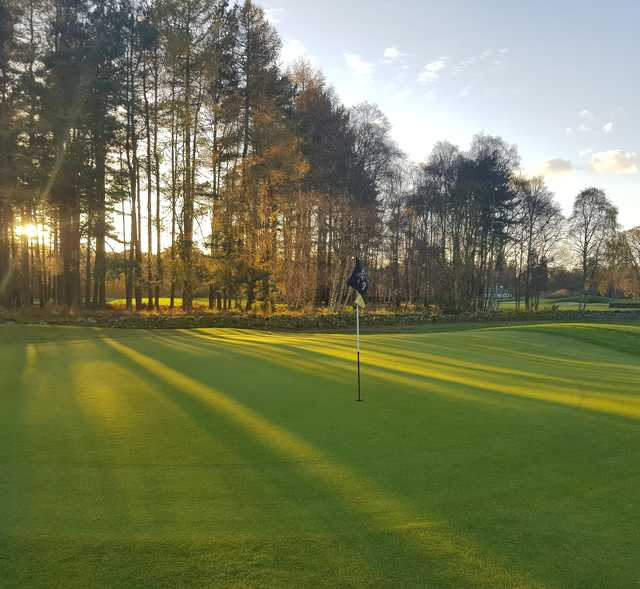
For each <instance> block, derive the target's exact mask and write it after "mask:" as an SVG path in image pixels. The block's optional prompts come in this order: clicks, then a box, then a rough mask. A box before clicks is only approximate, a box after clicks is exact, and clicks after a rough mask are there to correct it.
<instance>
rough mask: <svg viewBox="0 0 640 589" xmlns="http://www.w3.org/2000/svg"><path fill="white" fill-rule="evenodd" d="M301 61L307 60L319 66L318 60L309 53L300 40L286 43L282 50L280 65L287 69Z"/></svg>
mask: <svg viewBox="0 0 640 589" xmlns="http://www.w3.org/2000/svg"><path fill="white" fill-rule="evenodd" d="M300 59H305V60H307V61H308V62H309V63H311V64H312V65H314V66H317V65H318V60H317V59H316V58H315V57H314V56H313V55H311V54H310V53H309V51H308V50H307V48H306V47H305V46H304V45H303V43H302V41H299V40H298V39H291V40H288V41H285V42H284V43H283V44H282V49H281V50H280V63H282V64H283V65H284V66H285V67H286V66H289V65H293V64H294V63H296V61H298V60H300Z"/></svg>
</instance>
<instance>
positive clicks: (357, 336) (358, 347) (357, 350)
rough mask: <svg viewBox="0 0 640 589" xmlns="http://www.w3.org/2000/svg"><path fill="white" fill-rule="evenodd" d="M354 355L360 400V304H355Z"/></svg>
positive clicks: (360, 397)
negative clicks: (356, 364)
mask: <svg viewBox="0 0 640 589" xmlns="http://www.w3.org/2000/svg"><path fill="white" fill-rule="evenodd" d="M356 357H357V360H358V401H362V396H361V395H360V305H356Z"/></svg>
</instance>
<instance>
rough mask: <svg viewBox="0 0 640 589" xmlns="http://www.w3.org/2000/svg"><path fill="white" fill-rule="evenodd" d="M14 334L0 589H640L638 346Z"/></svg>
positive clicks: (532, 331)
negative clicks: (359, 391)
mask: <svg viewBox="0 0 640 589" xmlns="http://www.w3.org/2000/svg"><path fill="white" fill-rule="evenodd" d="M354 356H355V354H354V341H353V337H352V336H351V335H346V334H333V335H328V334H319V333H314V334H294V333H289V334H284V333H264V332H253V331H243V330H222V329H220V330H215V329H202V330H198V329H195V330H184V331H133V330H131V331H126V330H105V329H90V328H87V329H84V328H56V327H46V326H37V327H25V326H18V325H12V326H2V327H0V358H1V360H0V586H2V587H29V588H31V587H60V588H70V587H131V588H141V587H216V588H217V587H237V588H240V587H242V588H244V587H287V588H289V587H301V588H303V587H304V588H315V587H394V588H401V587H428V588H456V589H460V588H462V589H465V588H471V587H486V588H501V587H505V588H506V587H518V588H529V587H540V588H542V587H548V588H574V587H575V588H580V589H587V588H594V589H596V588H597V589H602V588H632V587H640V572H639V571H638V556H639V555H640V502H639V499H638V496H639V492H640V325H638V324H626V325H625V324H544V325H542V324H537V325H518V326H502V327H491V326H485V327H477V326H476V327H473V328H468V329H463V328H457V329H451V330H446V329H445V330H442V331H438V330H435V329H434V330H424V331H420V330H413V331H407V332H398V333H391V332H389V333H383V334H367V335H365V336H363V338H362V387H363V392H364V397H365V401H364V402H363V403H356V402H355V401H354V395H355V366H354Z"/></svg>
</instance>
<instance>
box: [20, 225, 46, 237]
mask: <svg viewBox="0 0 640 589" xmlns="http://www.w3.org/2000/svg"><path fill="white" fill-rule="evenodd" d="M16 232H17V233H18V235H21V236H24V237H26V238H28V239H35V238H36V237H39V236H40V235H41V233H42V232H41V231H40V229H39V228H38V226H37V225H34V224H33V223H27V224H26V225H18V227H17V228H16Z"/></svg>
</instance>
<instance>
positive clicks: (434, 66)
mask: <svg viewBox="0 0 640 589" xmlns="http://www.w3.org/2000/svg"><path fill="white" fill-rule="evenodd" d="M446 67H447V64H446V63H445V61H444V58H442V57H441V58H440V59H436V60H435V61H431V62H429V63H428V64H427V65H425V66H424V68H423V69H422V71H421V72H420V74H419V75H418V82H420V83H421V84H426V83H427V82H437V81H438V79H439V78H440V72H442V70H444V69H445V68H446Z"/></svg>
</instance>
